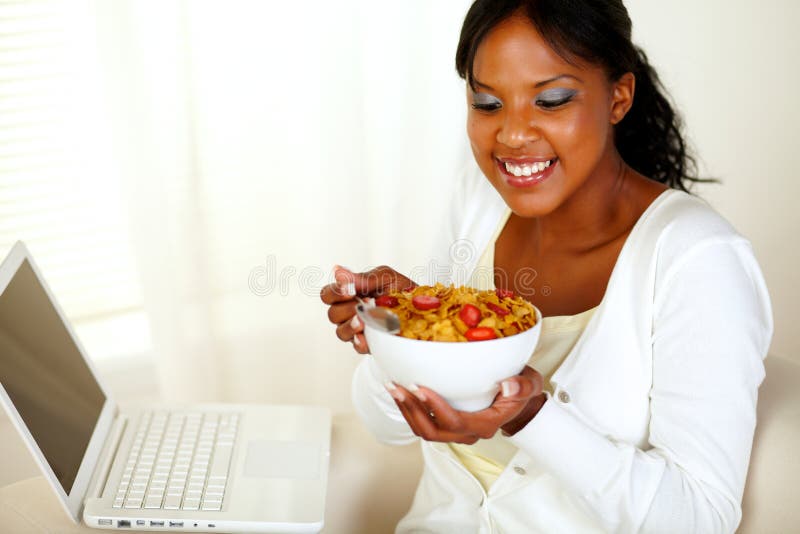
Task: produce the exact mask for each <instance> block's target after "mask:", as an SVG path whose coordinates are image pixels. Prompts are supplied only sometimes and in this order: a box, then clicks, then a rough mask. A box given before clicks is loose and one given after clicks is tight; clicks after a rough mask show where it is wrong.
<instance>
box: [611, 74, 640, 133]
mask: <svg viewBox="0 0 800 534" xmlns="http://www.w3.org/2000/svg"><path fill="white" fill-rule="evenodd" d="M635 91H636V76H634V75H633V73H632V72H626V73H625V74H623V75H622V76H620V77H619V79H618V80H617V81H616V82H614V86H613V94H612V96H611V117H610V120H611V124H617V123H619V121H621V120H622V119H624V118H625V115H627V114H628V111H629V110H630V109H631V106H633V94H634V92H635Z"/></svg>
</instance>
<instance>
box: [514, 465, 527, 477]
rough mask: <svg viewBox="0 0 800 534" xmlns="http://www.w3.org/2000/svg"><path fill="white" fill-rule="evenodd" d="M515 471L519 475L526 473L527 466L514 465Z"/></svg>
mask: <svg viewBox="0 0 800 534" xmlns="http://www.w3.org/2000/svg"><path fill="white" fill-rule="evenodd" d="M514 472H515V473H516V474H518V475H524V474H525V473H526V471H525V468H524V467H520V466H518V465H515V466H514Z"/></svg>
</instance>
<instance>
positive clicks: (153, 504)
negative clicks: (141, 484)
mask: <svg viewBox="0 0 800 534" xmlns="http://www.w3.org/2000/svg"><path fill="white" fill-rule="evenodd" d="M161 500H162V499H161V497H148V498H147V499H146V500H145V501H144V507H145V508H146V509H160V508H161Z"/></svg>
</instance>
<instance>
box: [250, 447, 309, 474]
mask: <svg viewBox="0 0 800 534" xmlns="http://www.w3.org/2000/svg"><path fill="white" fill-rule="evenodd" d="M319 470H320V447H319V444H318V443H309V442H303V441H275V440H269V441H251V442H250V443H248V445H247V456H246V457H245V462H244V476H246V477H255V478H303V479H315V478H319V474H320V473H319Z"/></svg>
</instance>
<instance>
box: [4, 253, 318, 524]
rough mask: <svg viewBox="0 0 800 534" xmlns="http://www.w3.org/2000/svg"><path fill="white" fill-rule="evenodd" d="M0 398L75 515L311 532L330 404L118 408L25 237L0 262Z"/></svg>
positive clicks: (90, 519)
mask: <svg viewBox="0 0 800 534" xmlns="http://www.w3.org/2000/svg"><path fill="white" fill-rule="evenodd" d="M0 404H2V405H3V408H4V409H5V411H6V413H8V416H9V418H10V419H11V421H12V422H13V423H14V426H15V427H16V428H17V430H18V432H19V433H20V435H21V436H22V438H23V440H24V442H25V444H26V446H27V447H28V450H29V451H30V452H31V455H32V456H33V457H34V459H35V460H36V462H37V464H38V465H39V467H40V469H41V470H42V473H43V474H44V476H45V478H46V479H47V481H48V482H49V484H50V486H51V487H52V488H53V491H54V492H55V493H56V495H57V496H58V498H59V500H60V502H61V503H62V505H63V506H64V509H65V510H66V512H67V514H69V516H70V517H72V519H73V520H74V521H76V522H79V521H80V518H81V517H83V520H84V522H85V523H86V524H87V525H88V526H90V527H95V528H103V529H115V530H124V529H128V530H138V531H147V530H153V531H170V532H182V531H183V532H189V531H191V532H237V533H238V532H241V533H244V532H265V533H266V532H276V533H277V532H285V533H294V532H302V533H315V532H319V531H320V530H321V529H322V526H323V519H324V512H325V494H326V486H327V480H328V462H329V456H330V430H331V415H330V411H329V410H328V409H326V408H323V407H314V406H289V405H287V406H281V405H233V404H206V405H188V406H170V407H147V408H143V409H142V410H138V411H135V412H131V413H119V410H118V408H117V405H116V404H115V403H114V401H113V400H112V399H111V398H110V396H109V394H108V391H107V389H106V388H105V386H104V385H103V384H102V383H101V382H100V380H99V379H98V375H97V373H96V372H95V370H94V367H93V364H92V362H91V360H90V359H89V358H88V357H87V355H86V352H85V350H84V349H83V347H82V346H81V345H80V342H79V341H78V339H77V337H76V336H75V333H74V331H73V330H72V327H71V326H70V324H69V322H68V321H67V320H66V317H65V316H64V313H63V312H62V311H61V308H60V307H59V306H58V304H57V303H56V301H55V299H54V297H53V294H52V293H51V291H50V289H49V288H48V287H47V284H46V283H45V282H44V279H43V278H42V275H41V273H40V271H39V270H38V268H37V267H36V264H35V263H34V261H33V258H32V257H31V255H30V253H29V252H28V250H27V249H26V248H25V246H24V245H23V244H22V243H21V242H18V243H17V244H16V245H15V246H14V247H13V248H12V249H11V252H10V253H9V255H8V257H7V258H6V259H5V260H4V261H3V263H2V264H0Z"/></svg>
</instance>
